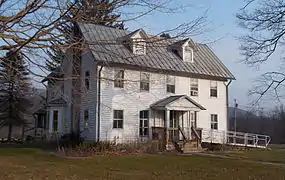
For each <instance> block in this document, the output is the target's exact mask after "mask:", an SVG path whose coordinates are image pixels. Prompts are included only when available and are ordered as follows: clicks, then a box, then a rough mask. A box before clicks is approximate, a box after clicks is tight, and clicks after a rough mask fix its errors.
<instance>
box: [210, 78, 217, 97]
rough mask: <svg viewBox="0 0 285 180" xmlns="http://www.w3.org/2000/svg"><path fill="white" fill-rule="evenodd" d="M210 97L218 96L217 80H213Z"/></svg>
mask: <svg viewBox="0 0 285 180" xmlns="http://www.w3.org/2000/svg"><path fill="white" fill-rule="evenodd" d="M210 97H218V86H217V81H211V83H210Z"/></svg>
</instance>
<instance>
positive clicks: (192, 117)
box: [190, 112, 197, 128]
mask: <svg viewBox="0 0 285 180" xmlns="http://www.w3.org/2000/svg"><path fill="white" fill-rule="evenodd" d="M190 122H191V127H193V128H196V127H197V116H196V112H190Z"/></svg>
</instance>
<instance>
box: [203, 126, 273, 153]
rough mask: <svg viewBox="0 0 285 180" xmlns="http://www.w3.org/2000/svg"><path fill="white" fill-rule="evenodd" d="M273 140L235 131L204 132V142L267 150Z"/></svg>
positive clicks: (265, 136)
mask: <svg viewBox="0 0 285 180" xmlns="http://www.w3.org/2000/svg"><path fill="white" fill-rule="evenodd" d="M270 141H271V139H270V136H267V135H263V134H253V133H245V132H234V131H219V130H207V129H203V130H202V142H207V143H217V144H228V145H232V146H241V147H255V148H267V147H268V145H269V143H270Z"/></svg>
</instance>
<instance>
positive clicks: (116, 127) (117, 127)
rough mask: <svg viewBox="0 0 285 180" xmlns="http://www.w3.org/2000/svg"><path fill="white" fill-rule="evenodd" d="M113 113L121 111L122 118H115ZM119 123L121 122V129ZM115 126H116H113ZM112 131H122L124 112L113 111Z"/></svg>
mask: <svg viewBox="0 0 285 180" xmlns="http://www.w3.org/2000/svg"><path fill="white" fill-rule="evenodd" d="M115 111H122V118H120V117H115V114H116V113H115ZM119 121H122V127H119ZM115 122H116V123H115ZM115 124H116V126H115ZM113 129H124V110H121V109H114V110H113Z"/></svg>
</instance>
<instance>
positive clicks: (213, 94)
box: [210, 89, 218, 97]
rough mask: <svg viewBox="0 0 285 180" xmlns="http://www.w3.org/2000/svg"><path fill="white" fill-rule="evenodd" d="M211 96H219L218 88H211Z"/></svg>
mask: <svg viewBox="0 0 285 180" xmlns="http://www.w3.org/2000/svg"><path fill="white" fill-rule="evenodd" d="M210 96H211V97H217V96H218V92H217V89H211V90H210Z"/></svg>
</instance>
